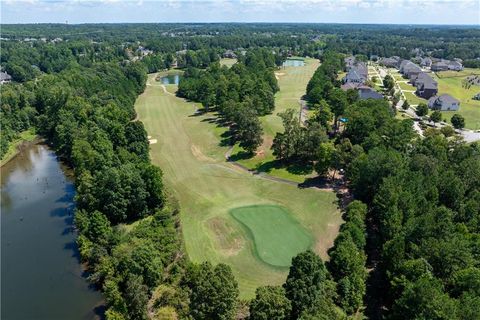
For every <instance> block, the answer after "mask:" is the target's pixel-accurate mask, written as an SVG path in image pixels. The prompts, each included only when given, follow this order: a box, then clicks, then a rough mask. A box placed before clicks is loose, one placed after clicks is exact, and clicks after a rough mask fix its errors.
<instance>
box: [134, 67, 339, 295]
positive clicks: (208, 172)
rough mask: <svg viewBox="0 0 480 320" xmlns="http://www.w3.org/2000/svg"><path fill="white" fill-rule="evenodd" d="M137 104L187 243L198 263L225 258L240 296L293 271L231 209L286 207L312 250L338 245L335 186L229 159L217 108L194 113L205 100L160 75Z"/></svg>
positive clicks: (281, 279)
mask: <svg viewBox="0 0 480 320" xmlns="http://www.w3.org/2000/svg"><path fill="white" fill-rule="evenodd" d="M154 78H155V75H150V76H149V79H148V83H147V88H146V90H145V92H144V93H143V94H141V95H140V96H139V97H138V99H137V102H136V105H135V107H136V111H137V113H138V117H139V119H140V120H141V121H142V122H143V123H144V125H145V128H146V130H147V132H148V135H150V136H151V137H152V139H157V141H158V142H157V143H155V144H151V145H150V155H151V159H152V162H153V163H154V164H157V165H158V166H159V167H160V168H161V169H162V170H163V174H164V182H165V184H166V186H167V188H168V189H169V190H171V192H172V193H173V194H174V195H175V197H176V198H177V199H178V201H179V204H180V208H181V223H182V233H183V237H184V242H185V249H186V252H187V254H188V256H189V258H190V259H191V260H192V261H194V262H202V261H210V262H212V263H220V262H222V263H226V264H228V265H230V266H231V267H232V270H233V272H234V274H235V277H236V279H237V280H238V282H239V288H240V292H241V294H240V296H241V297H242V298H252V297H253V296H254V293H255V289H256V288H257V287H258V286H262V285H279V284H281V283H283V282H284V281H285V278H286V275H287V270H286V269H281V268H274V267H272V266H270V265H268V264H266V263H265V262H263V261H262V260H260V259H259V258H258V256H257V254H256V251H255V244H254V242H253V241H252V240H251V236H250V235H249V234H248V232H247V231H246V230H245V228H244V227H243V226H242V224H241V223H240V222H239V221H237V220H236V219H235V218H234V217H233V216H232V215H230V214H229V211H230V210H232V209H235V208H238V207H244V206H251V205H275V206H281V207H284V208H285V209H286V210H288V212H290V213H291V215H292V216H293V217H294V219H295V220H296V221H298V223H299V224H300V225H301V226H303V228H304V229H305V230H307V231H308V233H309V234H310V235H311V237H312V239H313V244H312V249H313V250H315V252H317V253H318V254H320V255H321V256H322V257H323V258H324V259H326V258H327V257H328V256H327V254H326V252H327V250H328V248H329V247H331V245H332V244H333V240H334V239H335V237H336V235H337V233H338V228H339V225H340V224H341V222H342V219H341V214H340V212H339V211H338V209H337V205H336V197H335V194H334V193H333V192H327V191H320V190H315V189H299V188H297V187H295V186H292V185H288V184H284V183H280V182H274V181H269V180H266V179H263V178H261V177H259V176H253V175H251V174H250V173H248V172H245V171H243V170H240V169H239V168H237V167H236V166H234V165H233V164H231V163H228V162H226V161H225V152H226V151H227V150H228V146H222V145H221V140H222V135H223V134H224V133H225V132H226V129H225V128H223V127H221V126H218V125H217V124H216V123H215V121H216V117H215V115H214V114H211V113H209V114H205V115H196V110H197V108H199V107H200V105H199V104H195V103H190V102H186V101H185V100H183V99H179V98H177V97H175V96H174V94H172V93H171V91H172V90H171V88H172V87H170V86H168V91H167V92H164V90H163V87H162V86H161V85H160V84H159V83H158V82H156V81H154Z"/></svg>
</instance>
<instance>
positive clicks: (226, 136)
mask: <svg viewBox="0 0 480 320" xmlns="http://www.w3.org/2000/svg"><path fill="white" fill-rule="evenodd" d="M220 138H221V139H220V142H219V146H220V147H228V146H233V145H234V137H233V131H232V130H227V131H225V132H223V133H222V134H221V135H220Z"/></svg>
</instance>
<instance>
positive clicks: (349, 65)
mask: <svg viewBox="0 0 480 320" xmlns="http://www.w3.org/2000/svg"><path fill="white" fill-rule="evenodd" d="M343 61H344V62H345V67H346V69H347V70H349V69H350V68H352V67H353V66H354V65H355V57H354V56H350V57H345V58H344V59H343Z"/></svg>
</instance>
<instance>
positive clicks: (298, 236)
mask: <svg viewBox="0 0 480 320" xmlns="http://www.w3.org/2000/svg"><path fill="white" fill-rule="evenodd" d="M230 214H231V215H232V216H233V217H234V218H235V219H237V220H238V221H239V222H240V223H242V224H243V225H244V226H245V227H246V229H247V230H248V233H249V235H250V236H251V237H252V240H253V243H254V246H255V251H256V253H257V255H258V257H259V258H260V259H261V260H262V261H264V262H265V263H267V264H269V265H272V266H275V267H289V266H290V264H291V261H292V258H293V257H294V256H296V255H297V254H298V253H300V252H302V251H305V250H307V249H309V248H310V247H311V246H312V244H313V238H312V236H311V235H310V234H309V233H308V231H307V230H306V229H305V228H303V227H302V226H301V225H300V224H299V223H298V222H297V221H296V220H295V219H294V218H293V217H292V215H291V214H290V213H289V212H288V211H287V210H286V209H284V208H282V207H279V206H271V205H261V206H247V207H240V208H235V209H232V210H230Z"/></svg>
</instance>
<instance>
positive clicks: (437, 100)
mask: <svg viewBox="0 0 480 320" xmlns="http://www.w3.org/2000/svg"><path fill="white" fill-rule="evenodd" d="M428 107H429V108H430V109H432V110H440V111H457V110H458V109H459V108H460V101H459V100H457V99H455V98H454V97H452V96H451V95H449V94H442V95H441V96H433V97H431V98H430V99H428Z"/></svg>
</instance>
